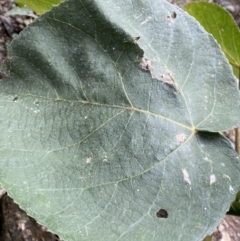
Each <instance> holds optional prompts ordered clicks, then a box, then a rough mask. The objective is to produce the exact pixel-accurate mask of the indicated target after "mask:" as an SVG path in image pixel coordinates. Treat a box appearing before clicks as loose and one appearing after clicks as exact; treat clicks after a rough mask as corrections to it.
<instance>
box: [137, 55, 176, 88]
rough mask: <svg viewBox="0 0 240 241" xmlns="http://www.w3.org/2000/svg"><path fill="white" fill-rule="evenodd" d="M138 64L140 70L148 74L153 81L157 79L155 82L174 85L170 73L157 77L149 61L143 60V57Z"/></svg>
mask: <svg viewBox="0 0 240 241" xmlns="http://www.w3.org/2000/svg"><path fill="white" fill-rule="evenodd" d="M138 62H139V64H140V66H141V68H142V69H144V70H146V71H149V72H150V74H151V76H152V78H153V79H157V80H159V81H162V82H164V83H167V84H170V85H174V81H173V78H172V76H171V73H170V72H167V73H165V74H162V75H157V74H156V73H155V71H154V67H153V66H152V64H151V60H149V59H148V58H145V57H143V58H141V59H140V60H139V61H138Z"/></svg>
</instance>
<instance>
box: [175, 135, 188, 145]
mask: <svg viewBox="0 0 240 241" xmlns="http://www.w3.org/2000/svg"><path fill="white" fill-rule="evenodd" d="M185 139H186V135H185V134H183V133H180V134H177V135H176V140H177V141H178V142H180V143H182V142H184V141H185Z"/></svg>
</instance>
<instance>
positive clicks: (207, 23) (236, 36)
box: [185, 2, 240, 77]
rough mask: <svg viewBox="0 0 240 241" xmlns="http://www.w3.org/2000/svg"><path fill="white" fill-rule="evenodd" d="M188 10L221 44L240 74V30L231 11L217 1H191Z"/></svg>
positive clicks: (187, 6)
mask: <svg viewBox="0 0 240 241" xmlns="http://www.w3.org/2000/svg"><path fill="white" fill-rule="evenodd" d="M185 9H186V11H187V12H188V13H189V14H191V15H192V16H193V17H195V18H196V19H197V20H198V21H199V22H200V23H201V25H202V26H203V27H204V28H205V30H206V31H207V32H209V33H211V34H212V35H213V36H214V38H215V39H216V40H217V42H218V43H219V44H220V46H221V48H222V50H223V52H224V53H225V54H226V56H227V58H228V60H229V62H230V63H231V64H232V66H233V68H234V70H235V71H236V75H237V77H238V76H239V68H240V31H239V29H238V26H237V25H236V23H235V22H234V19H233V18H232V16H231V15H230V13H229V12H228V11H227V10H225V9H224V8H223V7H221V6H219V5H217V4H215V3H206V2H199V3H189V4H187V5H186V6H185Z"/></svg>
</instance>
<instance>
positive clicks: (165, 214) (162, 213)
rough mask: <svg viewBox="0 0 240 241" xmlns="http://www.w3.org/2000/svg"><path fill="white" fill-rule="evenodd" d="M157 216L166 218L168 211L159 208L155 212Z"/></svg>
mask: <svg viewBox="0 0 240 241" xmlns="http://www.w3.org/2000/svg"><path fill="white" fill-rule="evenodd" d="M156 215H157V217H158V218H167V217H168V212H167V211H166V210H165V209H160V210H159V211H158V212H157V213H156Z"/></svg>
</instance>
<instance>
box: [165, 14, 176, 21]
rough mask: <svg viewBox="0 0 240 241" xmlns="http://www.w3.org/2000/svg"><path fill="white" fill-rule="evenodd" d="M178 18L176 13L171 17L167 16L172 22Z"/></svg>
mask: <svg viewBox="0 0 240 241" xmlns="http://www.w3.org/2000/svg"><path fill="white" fill-rule="evenodd" d="M176 17H177V14H176V12H172V13H171V15H169V16H167V18H168V19H169V20H170V21H173V20H174V19H175V18H176Z"/></svg>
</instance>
